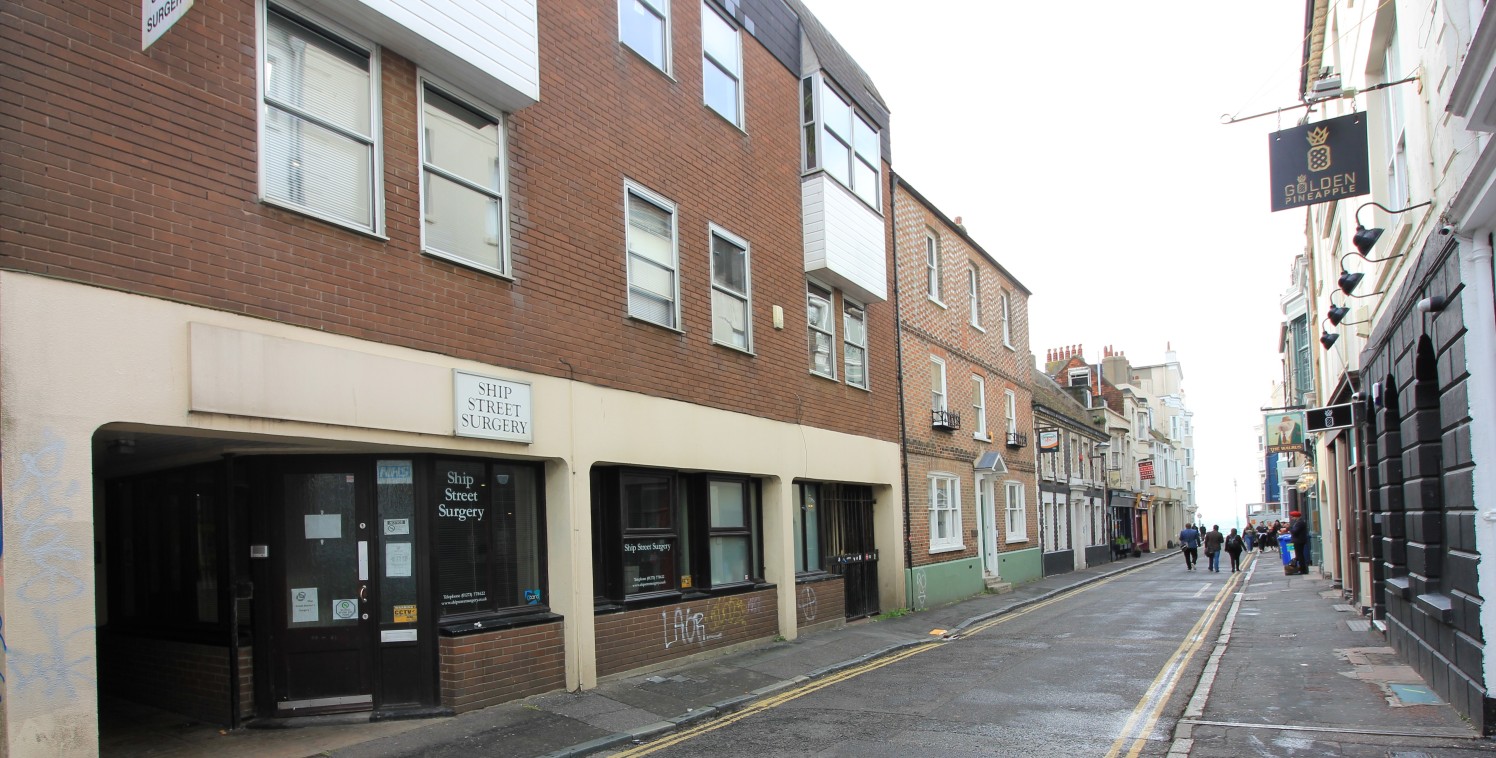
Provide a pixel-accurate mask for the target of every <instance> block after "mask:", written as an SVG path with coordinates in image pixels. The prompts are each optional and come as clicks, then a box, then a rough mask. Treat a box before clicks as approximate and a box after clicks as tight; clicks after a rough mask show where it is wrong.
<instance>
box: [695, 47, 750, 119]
mask: <svg viewBox="0 0 1496 758" xmlns="http://www.w3.org/2000/svg"><path fill="white" fill-rule="evenodd" d="M701 77H702V98H703V100H704V102H706V104H707V105H709V106H711V108H712V110H714V111H716V112H718V113H720V114H722V117H723V118H725V119H727V120H728V121H731V122H733V123H734V124H741V123H742V119H740V118H739V117H738V80H737V79H734V78H733V77H731V76H728V75H727V74H725V73H723V71H722V69H721V68H720V67H718V66H717V64H716V63H715V62H713V61H705V62H704V63H703V64H702V72H701Z"/></svg>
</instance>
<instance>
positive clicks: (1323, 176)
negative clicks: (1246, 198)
mask: <svg viewBox="0 0 1496 758" xmlns="http://www.w3.org/2000/svg"><path fill="white" fill-rule="evenodd" d="M1267 147H1268V162H1269V165H1270V174H1271V178H1272V184H1273V189H1272V193H1273V197H1272V209H1273V210H1274V211H1286V210H1288V209H1289V208H1299V207H1301V206H1305V205H1314V204H1316V203H1328V202H1330V201H1331V200H1341V199H1343V198H1348V197H1356V196H1358V195H1367V194H1370V193H1371V171H1370V169H1369V168H1368V166H1369V161H1368V159H1367V157H1366V114H1365V113H1364V112H1361V113H1352V114H1350V115H1349V116H1341V117H1339V118H1332V119H1327V120H1325V121H1320V122H1318V123H1314V124H1305V125H1303V126H1296V127H1294V128H1292V129H1284V130H1282V131H1278V132H1273V133H1272V134H1269V135H1268V143H1267Z"/></svg>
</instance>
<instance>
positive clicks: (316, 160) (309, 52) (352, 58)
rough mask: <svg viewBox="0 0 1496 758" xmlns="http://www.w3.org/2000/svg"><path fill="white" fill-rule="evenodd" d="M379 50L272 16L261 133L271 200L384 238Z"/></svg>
mask: <svg viewBox="0 0 1496 758" xmlns="http://www.w3.org/2000/svg"><path fill="white" fill-rule="evenodd" d="M373 50H374V46H373V45H367V46H365V45H359V44H356V43H353V42H350V41H348V40H347V39H345V38H343V37H335V36H333V35H332V33H330V32H326V31H322V30H319V29H314V28H313V27H311V26H310V25H308V24H306V23H303V22H302V21H299V20H297V19H295V18H293V17H291V16H290V15H287V14H284V13H282V12H280V11H278V10H276V9H274V8H267V9H266V13H265V49H264V50H263V51H262V55H263V58H262V60H261V74H262V76H261V87H262V93H263V97H264V102H263V104H262V105H263V117H262V119H261V126H260V128H261V134H260V137H261V139H260V189H261V192H262V194H263V197H264V198H265V200H267V201H270V202H273V203H277V204H281V205H286V206H288V207H290V208H293V209H295V210H298V211H302V212H305V213H309V214H312V215H314V216H317V217H319V218H323V219H326V220H328V221H331V222H334V223H338V224H343V225H345V226H349V227H353V228H355V229H359V230H362V231H367V232H372V233H375V234H378V233H380V231H381V226H382V224H381V214H380V212H379V201H378V198H379V196H380V180H379V174H380V172H379V168H378V167H379V162H380V161H379V156H380V154H381V152H382V150H381V149H380V147H379V144H378V138H377V136H378V133H379V127H378V119H379V117H378V112H377V111H376V106H377V104H378V102H379V84H378V83H379V77H378V76H377V75H376V73H377V71H378V65H377V53H375V52H373Z"/></svg>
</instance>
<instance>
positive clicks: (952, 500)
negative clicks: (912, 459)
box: [930, 472, 962, 553]
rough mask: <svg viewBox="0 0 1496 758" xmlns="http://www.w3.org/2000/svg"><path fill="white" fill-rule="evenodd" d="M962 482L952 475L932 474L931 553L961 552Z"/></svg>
mask: <svg viewBox="0 0 1496 758" xmlns="http://www.w3.org/2000/svg"><path fill="white" fill-rule="evenodd" d="M961 547H962V545H961V480H960V479H959V478H957V477H955V476H953V475H951V474H944V473H939V472H936V473H932V474H930V552H932V553H933V552H935V551H937V550H960V549H961Z"/></svg>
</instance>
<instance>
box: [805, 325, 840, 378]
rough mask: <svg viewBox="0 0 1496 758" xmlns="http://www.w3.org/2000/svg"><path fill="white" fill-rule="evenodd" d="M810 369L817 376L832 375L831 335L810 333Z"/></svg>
mask: <svg viewBox="0 0 1496 758" xmlns="http://www.w3.org/2000/svg"><path fill="white" fill-rule="evenodd" d="M810 367H811V370H812V371H815V372H816V373H817V374H826V375H827V376H831V375H834V373H835V372H834V370H833V367H832V365H831V335H829V334H826V333H824V332H811V334H810Z"/></svg>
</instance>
